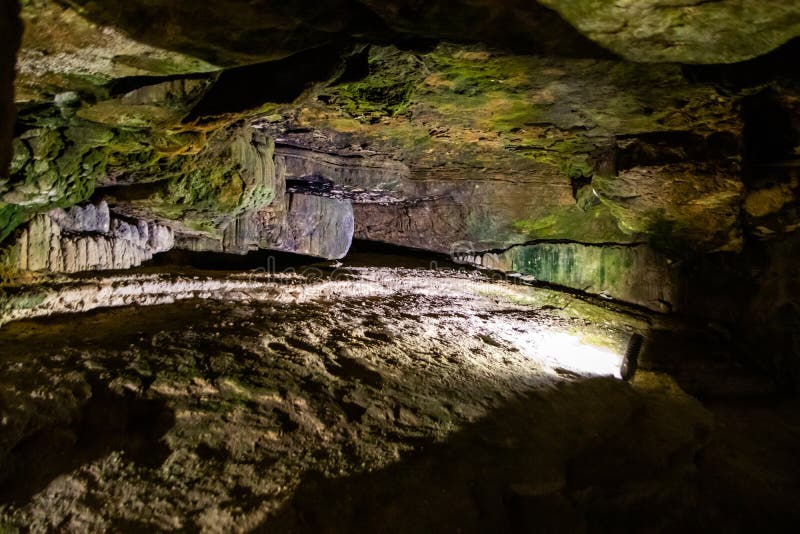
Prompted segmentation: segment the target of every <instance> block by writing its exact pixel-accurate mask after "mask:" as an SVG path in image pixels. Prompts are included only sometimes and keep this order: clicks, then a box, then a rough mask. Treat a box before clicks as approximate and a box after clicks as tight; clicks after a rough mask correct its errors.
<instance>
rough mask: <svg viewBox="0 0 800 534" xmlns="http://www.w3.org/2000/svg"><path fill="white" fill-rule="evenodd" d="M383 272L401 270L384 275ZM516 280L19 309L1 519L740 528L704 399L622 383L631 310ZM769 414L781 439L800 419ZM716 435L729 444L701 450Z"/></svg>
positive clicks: (360, 277) (366, 278)
mask: <svg viewBox="0 0 800 534" xmlns="http://www.w3.org/2000/svg"><path fill="white" fill-rule="evenodd" d="M213 276H214V277H215V278H217V279H218V278H220V277H223V278H225V277H227V276H228V275H227V274H226V273H219V272H217V273H215V274H214V275H213ZM432 276H433V277H434V282H433V283H432V282H431V277H432ZM390 280H399V281H400V282H402V283H398V284H395V285H393V286H392V290H391V291H376V290H375V283H376V282H381V283H383V284H384V286H386V282H387V281H390ZM360 282H364V283H365V288H366V289H364V290H363V291H358V290H356V289H357V288H358V287H359V283H360ZM115 283H117V284H119V282H115ZM319 283H320V282H319V281H315V282H313V283H312V282H309V286H313V285H314V284H317V285H318V284H319ZM323 283H325V282H324V281H323ZM336 284H339V285H341V288H340V291H339V292H338V293H337V289H336V287H334V286H336ZM487 284H488V285H487ZM301 285H302V284H301ZM345 286H346V287H345ZM507 286H510V284H507V283H504V282H492V283H490V284H489V283H487V281H486V280H476V279H475V277H474V276H472V277H471V278H470V277H467V278H464V277H463V276H456V275H455V274H448V273H446V272H445V273H442V272H438V273H436V274H435V275H434V274H433V273H431V272H428V271H424V270H420V269H413V268H395V269H377V268H361V270H359V269H355V270H353V271H352V272H351V273H349V274H348V276H346V277H343V278H342V280H340V281H337V282H334V283H333V286H330V285H329V286H326V287H327V289H326V290H325V291H320V292H315V291H307V292H304V293H303V295H302V296H301V297H297V298H294V299H284V300H283V301H279V299H273V300H270V299H269V298H255V299H248V298H245V297H242V296H241V295H239V296H237V298H235V299H233V298H232V299H225V298H218V297H219V295H216V297H215V298H211V299H201V298H191V295H184V297H182V298H186V300H182V301H178V302H174V303H171V304H158V305H154V306H123V307H118V308H113V309H100V310H95V311H91V312H87V313H83V314H78V315H72V316H58V317H51V318H40V319H31V320H27V321H19V322H13V323H10V324H8V325H6V326H5V327H3V328H2V330H0V355H1V356H0V417H1V419H0V424H1V425H2V426H1V427H0V429H1V430H2V433H1V434H0V503H3V504H2V505H0V525H5V528H6V529H9V530H12V529H15V528H22V529H23V530H27V529H31V530H33V531H47V530H62V531H74V532H78V531H81V532H82V531H103V530H117V531H153V530H158V531H171V530H189V531H196V530H202V531H207V532H230V531H253V530H255V531H267V532H352V531H364V532H367V531H369V532H373V531H395V532H409V531H439V532H457V531H462V532H471V531H474V532H485V531H529V530H531V529H532V528H536V529H537V530H543V531H547V529H548V528H549V529H551V530H552V531H564V530H565V529H567V530H570V531H581V530H587V529H588V530H589V531H597V530H602V529H606V530H615V529H628V530H639V529H643V528H647V529H648V530H650V529H652V530H655V531H658V530H664V529H667V530H669V529H671V528H674V527H676V526H679V525H685V524H687V523H691V524H696V521H697V518H698V517H702V518H704V520H706V521H709V522H711V523H713V524H717V523H718V522H719V521H722V520H723V519H725V518H727V520H728V522H729V523H730V526H731V527H734V528H735V527H738V526H741V525H745V526H746V525H747V521H748V520H749V519H748V518H749V517H750V515H748V514H749V513H750V512H748V511H747V510H745V511H744V512H740V516H734V517H729V516H727V515H726V514H725V513H724V507H725V505H726V503H728V501H727V500H726V499H728V498H729V497H727V496H726V497H724V498H723V497H715V498H714V499H711V500H709V499H708V498H707V497H706V496H704V494H703V491H705V489H708V488H713V487H716V486H715V485H722V482H720V481H721V480H723V479H722V478H721V477H720V476H718V475H717V473H718V472H728V471H729V470H728V467H729V465H728V463H726V462H728V459H729V458H731V457H735V455H736V454H740V453H741V449H742V448H741V447H738V448H737V447H736V446H731V445H730V444H727V446H728V449H725V448H724V447H722V448H720V447H718V446H717V445H715V444H716V443H718V442H719V440H718V439H717V440H715V439H714V434H713V431H712V429H713V428H714V426H713V416H712V414H711V413H710V412H709V411H708V410H707V409H706V408H704V407H703V406H702V405H701V404H700V403H699V402H698V401H697V400H695V399H694V398H692V397H690V396H688V395H686V394H685V393H684V392H683V391H681V389H680V388H679V387H678V386H677V384H675V383H674V382H673V381H671V380H670V379H669V377H666V376H661V375H655V374H652V373H646V372H643V373H642V374H641V376H640V377H639V378H638V379H637V381H636V382H635V383H634V384H633V385H629V384H626V383H623V382H621V381H619V380H617V379H616V378H614V377H612V376H610V375H611V374H612V373H613V372H614V370H615V367H616V365H618V356H617V354H618V353H619V352H620V351H621V350H622V348H623V347H624V342H625V339H626V337H627V335H628V333H629V332H630V331H631V329H632V328H634V327H635V326H631V325H640V322H641V321H640V319H637V320H633V319H631V321H630V324H625V323H624V321H623V320H621V319H620V317H623V316H620V315H619V314H610V315H609V314H608V313H605V312H603V313H598V314H597V315H595V316H594V319H587V318H586V317H581V316H580V313H578V312H576V311H574V310H585V309H586V308H585V307H586V306H587V305H586V304H585V303H581V306H583V308H581V307H580V306H573V305H572V304H570V302H571V301H570V300H569V299H567V300H566V301H562V300H559V301H558V302H559V303H560V305H559V306H554V305H553V304H552V302H553V300H552V298H551V297H548V298H544V299H543V298H536V294H535V292H536V291H538V290H535V289H524V290H522V289H519V288H510V287H507ZM331 287H334V288H333V289H331ZM386 287H388V286H386ZM487 287H489V288H494V289H493V290H487ZM162 290H163V288H162ZM274 291H275V290H274V288H273V293H270V294H274ZM277 291H279V292H281V294H283V293H284V292H289V291H295V295H296V294H297V291H296V287H295V289H294V290H293V289H291V288H290V287H288V286H287V287H280V288H278V289H277ZM520 291H523V293H524V294H525V295H527V296H528V298H521V297H520ZM542 302H546V304H542ZM565 302H566V304H565ZM537 303H538V304H537ZM573 304H574V303H573ZM571 308H574V310H573V311H572V312H570V311H569V310H570V309H571ZM637 321H639V322H638V323H637ZM717 408H718V409H719V411H720V413H722V415H723V417H727V419H725V420H726V421H727V423H726V424H728V425H733V426H734V427H735V426H737V425H738V426H739V427H740V428H737V429H735V432H736V433H737V435H746V434H747V432H748V431H749V430H752V428H753V426H752V425H749V426H748V423H747V422H746V421H744V422H743V421H742V420H740V419H739V418H737V416H736V415H735V414H737V413H742V410H739V411H738V412H737V411H736V409H735V408H731V407H730V405H729V404H724V405H722V406H719V407H717ZM752 408H753V407H752V406H750V405H748V407H747V409H748V410H751V409H752ZM785 411H786V412H787V413H791V410H788V409H786V410H785ZM769 413H773V412H769ZM795 413H796V411H795ZM731 414H733V415H731ZM774 417H776V418H777V420H779V421H782V422H781V423H779V424H778V430H776V432H777V433H778V436H779V437H780V436H783V439H784V440H785V443H784V444H783V445H784V446H785V447H786V448H788V449H791V448H792V446H793V444H794V443H795V442H794V441H793V438H792V436H793V434H792V432H794V430H795V429H794V427H789V426H787V423H786V420H787V419H789V416H788V415H787V416H785V417H782V416H781V417H779V416H774ZM754 418H755V419H757V420H759V421H760V420H762V419H763V417H758V416H754ZM781 425H782V428H784V430H783V431H782V430H781ZM786 428H788V429H789V430H785V429H786ZM781 432H783V433H781ZM753 434H754V437H753V438H752V440H750V442H748V443H750V445H752V446H753V447H755V448H756V450H758V447H759V444H758V443H753V440H756V441H757V440H758V439H763V437H762V438H759V436H760V433H757V432H755V431H754V432H753ZM750 445H748V446H750ZM715 447H716V449H715ZM729 449H730V450H729ZM709 450H711V451H714V450H718V451H722V452H721V453H720V455H719V456H717V457H714V458H712V461H705V460H703V458H704V457H705V456H707V455H708V451H709ZM723 453H724V454H723ZM757 454H758V453H757V452H752V451H751V455H757ZM748 461H750V460H749V459H745V460H743V461H740V462H739V464H737V465H739V467H740V471H741V472H742V473H744V475H743V476H750V475H752V476H756V475H753V472H756V473H758V474H759V475H764V476H766V477H767V484H766V486H764V487H763V488H761V487H760V486H759V488H756V489H757V491H760V492H761V493H758V498H760V499H764V500H765V501H767V502H771V501H770V498H771V497H770V496H771V493H770V491H771V489H770V488H771V487H772V486H771V485H770V484H772V483H773V482H776V480H777V482H776V483H782V484H784V486H785V488H791V491H793V492H794V493H792V492H789V493H787V494H785V495H784V497H783V498H784V501H785V502H779V503H777V504H774V507H775V510H774V511H777V513H784V511H785V509H786V507H789V509H791V507H792V506H794V505H795V504H796V503H797V502H800V501H797V500H796V496H797V495H798V492H797V488H796V487H795V486H794V484H796V481H797V478H796V477H795V476H793V475H785V474H782V473H781V471H780V469H778V468H774V466H773V467H770V466H767V467H763V468H762V466H761V465H756V466H755V467H754V466H753V465H750V464H748V463H747V462H748ZM698 462H700V463H698ZM796 463H797V460H794V464H795V465H796ZM706 464H708V465H711V466H715V469H716V470H715V471H713V472H711V473H709V472H708V470H707V469H706V470H704V468H703V465H706ZM789 467H791V466H789ZM726 470H728V471H726ZM764 473H766V474H764ZM728 485H729V484H728ZM739 486H743V488H745V487H747V485H746V484H744V485H743V484H739V485H738V486H737V485H736V484H734V489H735V490H736V491H740V492H745V493H747V492H748V491H750V490H747V489H742V488H739ZM709 491H710V490H709ZM731 492H733V493H731ZM731 492H728V493H731V495H732V496H731V497H730V498H731V499H733V498H738V496H740V495H739V493H736V492H735V491H734V490H731ZM753 506H754V507H755V508H756V509H755V511H753V512H752V515H756V516H757V515H758V513H759V512H760V508H759V507H758V506H759V505H758V504H757V503H756V504H754V505H753ZM687 514H689V515H687ZM692 514H693V515H692ZM742 514H744V515H742ZM779 524H780V523H778V525H779Z"/></svg>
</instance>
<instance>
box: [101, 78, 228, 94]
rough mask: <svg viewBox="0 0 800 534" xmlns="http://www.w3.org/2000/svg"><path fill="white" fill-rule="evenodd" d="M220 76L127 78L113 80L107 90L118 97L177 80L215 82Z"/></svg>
mask: <svg viewBox="0 0 800 534" xmlns="http://www.w3.org/2000/svg"><path fill="white" fill-rule="evenodd" d="M218 75H219V72H210V73H202V74H182V75H181V74H176V75H172V76H126V77H124V78H115V79H113V80H112V81H111V82H109V84H108V86H107V88H108V92H109V95H110V96H112V97H116V96H121V95H124V94H127V93H130V92H131V91H135V90H136V89H141V88H143V87H148V86H151V85H158V84H162V83H167V82H174V81H177V80H214V79H215V78H216V77H217V76H218Z"/></svg>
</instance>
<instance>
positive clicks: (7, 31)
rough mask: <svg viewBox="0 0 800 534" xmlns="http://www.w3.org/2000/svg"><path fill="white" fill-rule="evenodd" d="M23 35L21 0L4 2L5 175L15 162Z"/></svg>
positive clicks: (1, 140)
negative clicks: (16, 99)
mask: <svg viewBox="0 0 800 534" xmlns="http://www.w3.org/2000/svg"><path fill="white" fill-rule="evenodd" d="M21 37H22V24H21V22H20V19H19V2H18V1H17V0H2V2H0V177H2V178H3V179H5V176H6V173H7V172H8V165H9V163H10V162H11V154H12V148H11V139H12V137H13V132H14V117H15V111H14V77H15V75H14V66H15V64H16V54H17V50H18V49H19V45H20V39H21Z"/></svg>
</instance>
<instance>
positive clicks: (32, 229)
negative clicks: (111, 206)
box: [7, 202, 174, 273]
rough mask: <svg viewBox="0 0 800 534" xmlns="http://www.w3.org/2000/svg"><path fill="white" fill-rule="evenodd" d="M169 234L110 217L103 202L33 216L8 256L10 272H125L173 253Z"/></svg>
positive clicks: (148, 225)
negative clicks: (122, 270)
mask: <svg viewBox="0 0 800 534" xmlns="http://www.w3.org/2000/svg"><path fill="white" fill-rule="evenodd" d="M173 243H174V239H173V235H172V230H171V229H170V228H168V227H166V226H162V225H159V224H155V223H152V222H150V223H148V222H146V221H137V222H136V223H130V222H127V221H125V220H122V219H119V218H116V217H113V216H112V215H111V214H110V213H109V210H108V205H107V204H106V203H104V202H103V203H100V204H98V205H96V206H94V205H87V206H76V207H74V208H70V209H69V210H62V209H59V210H54V211H52V212H50V213H46V214H41V215H37V216H36V217H34V218H33V220H32V221H31V222H30V223H29V224H28V226H27V227H26V228H24V229H23V230H22V231H21V232H20V233H19V236H18V237H17V240H16V242H15V244H14V245H13V246H12V248H11V249H10V251H9V252H8V258H7V261H8V262H9V267H11V268H13V269H19V270H22V271H49V272H55V273H59V272H66V273H75V272H79V271H89V270H107V269H128V268H131V267H137V266H139V265H141V264H142V263H143V262H145V261H148V260H150V259H151V258H152V257H153V254H156V253H158V252H164V251H167V250H169V249H171V248H172V246H173Z"/></svg>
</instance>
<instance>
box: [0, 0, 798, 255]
mask: <svg viewBox="0 0 800 534" xmlns="http://www.w3.org/2000/svg"><path fill="white" fill-rule="evenodd" d="M21 4H22V12H21V16H22V19H23V21H24V24H25V32H24V36H23V41H22V47H21V49H20V51H19V55H18V60H17V78H16V97H15V102H16V109H17V114H18V119H17V124H16V127H15V139H14V158H13V160H12V162H11V169H10V171H11V172H10V177H9V179H8V180H4V181H3V182H0V239H6V238H8V237H9V236H10V235H11V234H12V233H13V232H14V231H15V230H16V229H17V228H18V227H20V225H22V224H23V223H25V222H26V221H27V220H29V219H30V218H31V217H33V216H34V215H36V214H37V213H42V212H45V211H47V210H51V209H53V208H66V207H69V206H71V205H74V204H77V203H80V202H84V201H87V200H89V199H92V200H94V201H98V200H103V201H106V202H107V203H108V204H109V205H110V206H111V209H112V211H114V212H115V213H117V214H120V215H122V216H126V217H136V218H142V219H146V220H150V221H157V222H158V223H159V224H164V225H167V226H169V227H170V228H172V229H173V230H174V231H175V232H176V234H177V236H178V242H179V243H183V245H184V246H187V247H190V248H201V249H202V248H208V247H212V248H214V247H216V248H220V249H231V250H237V251H244V250H247V249H250V248H253V247H256V248H258V247H263V248H269V246H270V244H272V245H273V246H274V245H275V243H278V242H280V243H283V245H280V246H283V247H284V248H285V247H287V246H288V245H286V243H287V242H289V241H291V242H296V241H297V240H298V239H299V238H298V236H297V235H295V234H297V232H295V234H292V235H293V236H294V237H292V236H291V235H290V236H288V237H287V233H286V231H285V230H281V231H280V232H278V234H280V235H278V234H276V231H275V229H274V227H273V226H274V225H275V224H284V225H285V222H286V221H287V220H289V219H287V218H291V217H293V216H294V217H295V218H296V214H295V215H292V213H291V206H288V205H287V204H286V203H285V202H284V201H283V199H284V198H285V197H286V195H287V183H288V184H289V186H288V187H289V193H292V192H297V191H301V192H302V189H303V188H304V187H305V188H307V190H308V191H311V192H314V193H315V194H316V195H317V196H320V197H321V198H324V199H325V200H324V201H319V202H316V201H315V202H314V203H312V204H310V205H309V206H307V209H308V210H311V211H313V212H314V213H315V214H317V215H315V216H317V219H321V220H322V222H321V223H320V225H321V226H320V228H334V229H333V230H326V231H330V232H333V233H334V235H333V236H321V237H320V236H316V237H314V238H313V239H311V240H310V242H309V243H310V244H309V243H306V245H307V246H309V247H311V248H312V252H313V248H314V246H317V245H315V244H314V243H315V241H314V240H315V239H321V240H323V241H324V240H326V239H328V240H330V239H333V241H336V239H339V237H338V234H336V232H341V231H342V228H345V229H346V230H347V231H348V232H350V233H351V234H354V236H355V237H357V238H362V239H371V240H375V241H383V242H389V243H394V244H400V245H405V246H411V247H415V248H423V249H428V250H435V251H439V252H449V251H452V248H453V246H454V244H459V243H460V244H462V245H459V246H463V247H464V248H465V249H466V250H467V251H468V252H492V253H502V252H504V251H507V250H509V249H510V248H513V247H515V246H519V245H524V244H536V243H540V242H568V243H576V244H581V245H588V246H594V245H603V244H610V245H613V246H618V247H636V246H640V245H647V246H653V247H655V248H656V249H658V250H659V251H660V252H664V253H666V254H668V255H671V256H673V257H675V256H681V255H684V254H686V253H687V251H688V252H692V253H694V252H701V253H705V252H711V251H721V250H723V251H724V250H727V251H737V250H740V249H741V248H742V246H743V242H744V241H745V240H746V239H747V238H748V237H749V236H751V235H755V234H758V235H760V236H762V237H763V236H765V235H772V234H775V233H782V232H789V231H793V230H794V229H795V228H796V225H797V217H796V213H795V212H796V209H795V208H794V207H792V206H795V205H796V200H795V199H796V191H797V183H796V178H795V180H794V181H792V180H791V179H789V178H786V177H778V178H776V177H775V176H774V175H770V174H769V173H766V174H765V173H760V174H759V173H755V176H752V175H753V174H754V173H752V172H750V170H748V164H749V163H750V161H749V159H748V158H749V154H750V153H753V154H756V159H758V157H759V156H758V154H759V149H755V150H751V149H750V148H748V147H747V146H746V145H747V142H748V136H749V137H756V138H757V137H759V136H761V133H759V132H758V131H756V132H755V133H754V132H753V131H752V130H753V128H754V127H753V126H752V125H748V124H746V122H747V117H748V112H747V110H748V109H750V108H752V107H753V106H755V108H758V106H766V108H767V109H768V111H769V110H773V112H774V111H775V109H777V110H778V111H777V113H784V114H785V116H786V117H788V120H789V124H788V125H787V126H786V127H785V130H783V131H781V132H779V134H778V137H780V136H783V138H784V140H783V141H781V143H783V144H782V145H780V146H779V147H778V148H777V150H776V151H773V152H774V153H772V154H771V155H770V156H769V157H770V158H771V159H773V160H776V161H783V160H787V159H791V158H796V157H797V154H798V148H797V146H798V137H797V131H798V126H797V124H798V117H800V112H798V94H800V93H799V92H798V90H797V87H798V81H797V74H796V72H793V71H794V69H793V68H792V67H791V66H790V62H791V58H793V57H796V56H797V51H798V46H797V41H796V40H795V41H792V39H793V38H795V37H796V36H797V35H800V4H797V3H796V2H786V1H780V0H769V1H763V0H760V1H756V0H749V1H715V2H708V1H702V2H698V1H689V0H659V1H657V2H645V1H635V0H629V1H625V2H615V3H609V2H602V1H594V0H573V1H569V0H562V1H553V0H542V1H541V2H539V3H536V2H532V1H521V0H474V1H457V2H438V1H435V2H418V1H413V0H408V1H393V2H373V1H372V0H362V1H353V0H322V1H318V2H314V3H310V2H274V1H267V0H263V1H250V2H244V1H236V0H224V1H220V2H212V3H209V4H208V5H203V6H202V9H200V8H198V6H197V3H196V2H189V1H165V0H142V1H134V2H131V1H121V0H95V1H84V0H76V1H73V2H56V1H50V0H25V1H23V2H22V3H21ZM737 62H738V63H737ZM741 62H745V63H741ZM750 115H751V116H753V115H758V113H751V114H750ZM751 118H752V117H751ZM748 128H749V129H750V131H749V133H748ZM755 128H756V130H758V127H757V125H756V127H755ZM762 152H763V151H762ZM750 159H752V158H750ZM762 159H763V158H762ZM761 163H763V162H761ZM787 176H788V175H787ZM315 180H317V182H318V183H317V182H315V183H309V182H314V181H315ZM320 180H321V181H320ZM327 182H331V184H330V187H329V188H328V189H329V190H325V191H322V192H320V190H319V188H320V183H327ZM315 187H316V188H317V189H314V188H315ZM326 187H327V186H326ZM298 188H299V189H298ZM322 189H325V187H322ZM344 204H346V205H347V208H346V209H345V208H343V207H342V206H343V205H344ZM350 206H352V207H350ZM787 206H788V207H790V208H791V210H794V211H791V210H790V211H791V213H789V214H788V215H787V214H786V209H787ZM295 209H299V208H298V207H297V206H295ZM320 210H321V211H320ZM325 210H330V212H331V213H332V215H330V220H327V219H326V217H325V216H320V215H319V213H321V212H324V211H325ZM343 210H344V211H343ZM305 215H307V214H304V216H305ZM312 218H313V217H312ZM350 219H353V220H352V221H351V222H344V223H342V224H339V223H340V222H341V221H350ZM315 220H316V219H315ZM276 221H277V222H276ZM281 221H283V223H281ZM331 221H335V222H336V224H334V223H333V222H331ZM234 223H235V224H234ZM270 225H273V226H270ZM342 225H343V226H342ZM231 228H237V229H239V230H238V231H234V230H231ZM242 228H244V229H245V230H241V229H242ZM237 232H238V233H237ZM281 232H282V233H281ZM759 232H760V233H759ZM289 234H291V232H289ZM306 237H307V236H306ZM350 237H352V235H351V236H350ZM210 243H213V245H211V244H210ZM320 246H322V245H320ZM325 247H328V248H326V250H329V249H330V250H340V249H342V247H341V246H338V245H335V246H332V247H331V246H330V243H328V244H327V245H325ZM325 247H323V248H325ZM344 250H346V247H344ZM637 257H638V256H637ZM626 261H627V260H626Z"/></svg>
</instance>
